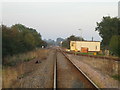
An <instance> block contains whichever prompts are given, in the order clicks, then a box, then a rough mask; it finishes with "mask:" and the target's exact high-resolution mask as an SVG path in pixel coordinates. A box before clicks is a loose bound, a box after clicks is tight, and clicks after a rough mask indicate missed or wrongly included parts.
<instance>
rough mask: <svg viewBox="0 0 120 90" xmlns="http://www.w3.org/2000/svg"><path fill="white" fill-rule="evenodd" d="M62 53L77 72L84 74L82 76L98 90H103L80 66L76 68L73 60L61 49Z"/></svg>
mask: <svg viewBox="0 0 120 90" xmlns="http://www.w3.org/2000/svg"><path fill="white" fill-rule="evenodd" d="M59 50H60V51H61V53H62V54H63V55H64V56H65V57H66V58H67V59H68V60H69V61H70V62H71V63H72V64H73V65H74V66H75V68H77V70H78V71H79V72H80V73H82V75H83V76H84V77H85V78H86V79H87V80H88V81H89V82H90V83H91V84H92V85H93V86H94V87H95V88H96V89H98V90H101V89H100V88H99V87H98V86H97V85H96V84H95V83H94V82H93V81H92V80H91V79H90V78H89V77H88V76H87V75H86V74H85V73H84V72H83V71H82V70H81V69H80V68H79V67H78V66H76V65H75V64H74V63H73V62H72V60H71V59H70V58H69V57H68V56H67V55H66V54H65V52H63V51H62V50H61V49H59Z"/></svg>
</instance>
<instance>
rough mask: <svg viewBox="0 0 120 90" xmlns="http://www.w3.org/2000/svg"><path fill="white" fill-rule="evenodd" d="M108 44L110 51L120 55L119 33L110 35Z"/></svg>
mask: <svg viewBox="0 0 120 90" xmlns="http://www.w3.org/2000/svg"><path fill="white" fill-rule="evenodd" d="M109 46H110V51H111V53H112V54H113V55H116V56H119V57H120V35H114V36H112V38H111V41H110V45H109Z"/></svg>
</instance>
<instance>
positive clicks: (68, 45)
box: [62, 35, 84, 49]
mask: <svg viewBox="0 0 120 90" xmlns="http://www.w3.org/2000/svg"><path fill="white" fill-rule="evenodd" d="M70 41H84V39H83V38H81V37H76V36H74V35H71V36H70V37H68V38H67V39H66V40H64V41H63V43H62V46H63V47H65V48H68V49H69V48H70Z"/></svg>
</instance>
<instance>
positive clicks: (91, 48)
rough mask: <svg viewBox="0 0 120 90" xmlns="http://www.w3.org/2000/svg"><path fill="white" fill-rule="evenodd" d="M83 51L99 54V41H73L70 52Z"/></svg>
mask: <svg viewBox="0 0 120 90" xmlns="http://www.w3.org/2000/svg"><path fill="white" fill-rule="evenodd" d="M82 49H86V50H88V52H99V51H100V42H99V41H71V42H70V50H73V51H80V52H81V51H82Z"/></svg>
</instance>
